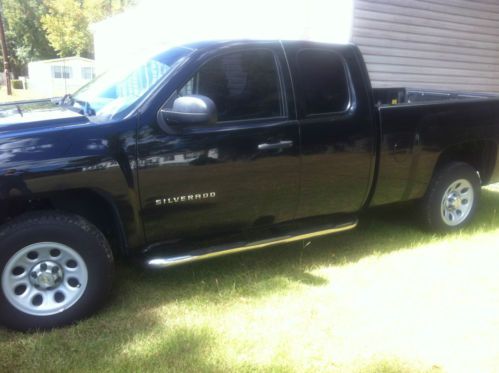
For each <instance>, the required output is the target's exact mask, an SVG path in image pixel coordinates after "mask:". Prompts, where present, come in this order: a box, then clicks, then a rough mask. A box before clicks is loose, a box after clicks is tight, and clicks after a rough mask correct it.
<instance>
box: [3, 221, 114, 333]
mask: <svg viewBox="0 0 499 373" xmlns="http://www.w3.org/2000/svg"><path fill="white" fill-rule="evenodd" d="M0 273H1V282H2V284H1V292H0V322H1V323H2V324H4V325H6V326H8V327H11V328H14V329H18V330H28V329H47V328H53V327H57V326H62V325H66V324H69V323H72V322H74V321H77V320H79V319H81V318H83V317H86V316H88V315H90V314H91V313H92V312H94V311H95V310H96V309H97V308H98V307H99V306H100V305H101V304H102V302H103V301H104V300H105V298H106V296H107V294H108V293H109V290H110V287H111V281H112V274H113V257H112V253H111V250H110V248H109V245H108V243H107V241H106V239H105V238H104V236H103V235H102V233H101V232H100V231H99V230H98V229H97V228H96V227H95V226H93V225H92V224H91V223H89V222H88V221H86V220H85V219H83V218H81V217H79V216H77V215H70V214H63V213H56V212H43V213H32V214H28V215H26V216H22V217H20V218H18V219H16V220H14V221H13V222H12V223H9V224H7V225H6V226H4V227H3V228H2V229H0Z"/></svg>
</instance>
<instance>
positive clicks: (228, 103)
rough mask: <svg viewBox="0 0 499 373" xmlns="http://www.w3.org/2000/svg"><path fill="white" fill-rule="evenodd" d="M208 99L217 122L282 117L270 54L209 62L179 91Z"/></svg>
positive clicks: (240, 55) (242, 54)
mask: <svg viewBox="0 0 499 373" xmlns="http://www.w3.org/2000/svg"><path fill="white" fill-rule="evenodd" d="M179 94H180V95H182V96H184V95H190V94H200V95H204V96H207V97H209V98H211V99H212V100H213V101H214V102H215V105H216V106H217V110H218V120H219V121H229V120H240V119H255V118H268V117H276V116H281V115H282V109H281V107H282V105H281V93H280V88H279V79H278V75H277V68H276V65H275V61H274V56H273V54H272V52H270V51H267V50H257V51H247V52H238V53H231V54H227V55H223V56H220V57H217V58H214V59H213V60H211V61H209V62H208V63H206V64H205V65H203V66H202V67H201V69H200V70H199V71H198V72H197V73H196V75H195V76H194V77H193V78H192V79H191V80H190V81H189V82H187V84H186V85H185V86H184V87H183V88H182V89H181V90H180V91H179Z"/></svg>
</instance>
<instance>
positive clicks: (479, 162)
mask: <svg viewBox="0 0 499 373" xmlns="http://www.w3.org/2000/svg"><path fill="white" fill-rule="evenodd" d="M496 159H497V144H496V143H495V142H493V141H471V142H465V143H461V144H458V145H453V146H451V147H449V148H447V149H445V150H444V151H443V152H442V154H440V157H439V159H438V161H437V165H436V167H435V170H439V169H440V168H442V167H443V166H445V165H447V164H449V163H450V162H465V163H468V164H469V165H471V166H473V167H474V168H475V170H477V171H478V172H479V174H480V179H481V181H482V184H483V185H486V184H488V183H489V181H490V179H491V177H492V172H493V171H494V167H495V163H496Z"/></svg>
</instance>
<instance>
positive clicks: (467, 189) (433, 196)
mask: <svg viewBox="0 0 499 373" xmlns="http://www.w3.org/2000/svg"><path fill="white" fill-rule="evenodd" d="M479 199H480V178H479V176H478V173H477V171H476V170H475V169H474V168H473V167H471V166H470V165H468V164H467V163H462V162H453V163H450V164H449V165H447V166H446V167H443V168H441V169H440V170H438V171H437V172H436V174H435V175H434V176H433V179H432V181H431V183H430V186H429V187H428V191H427V193H426V196H425V198H424V199H423V209H422V210H423V211H422V217H423V222H424V224H425V225H426V227H427V228H429V229H431V230H436V231H450V230H455V229H459V228H461V227H463V226H464V225H466V224H467V223H469V222H470V220H471V219H472V218H473V215H474V214H475V211H476V207H477V205H478V201H479Z"/></svg>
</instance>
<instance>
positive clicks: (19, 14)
mask: <svg viewBox="0 0 499 373" xmlns="http://www.w3.org/2000/svg"><path fill="white" fill-rule="evenodd" d="M2 8H3V16H4V21H5V29H6V37H7V44H8V47H9V53H10V56H9V57H10V58H9V60H10V61H9V62H10V65H11V70H12V72H13V73H14V75H16V76H17V75H20V74H25V73H26V71H25V67H26V64H27V63H28V62H30V61H32V60H37V59H46V58H53V57H56V53H55V51H54V49H53V48H52V47H51V46H50V44H49V41H48V40H47V38H46V36H45V33H43V32H40V31H41V30H42V25H41V17H42V14H44V13H46V12H47V7H46V6H45V3H44V2H43V1H39V0H3V1H2Z"/></svg>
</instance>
